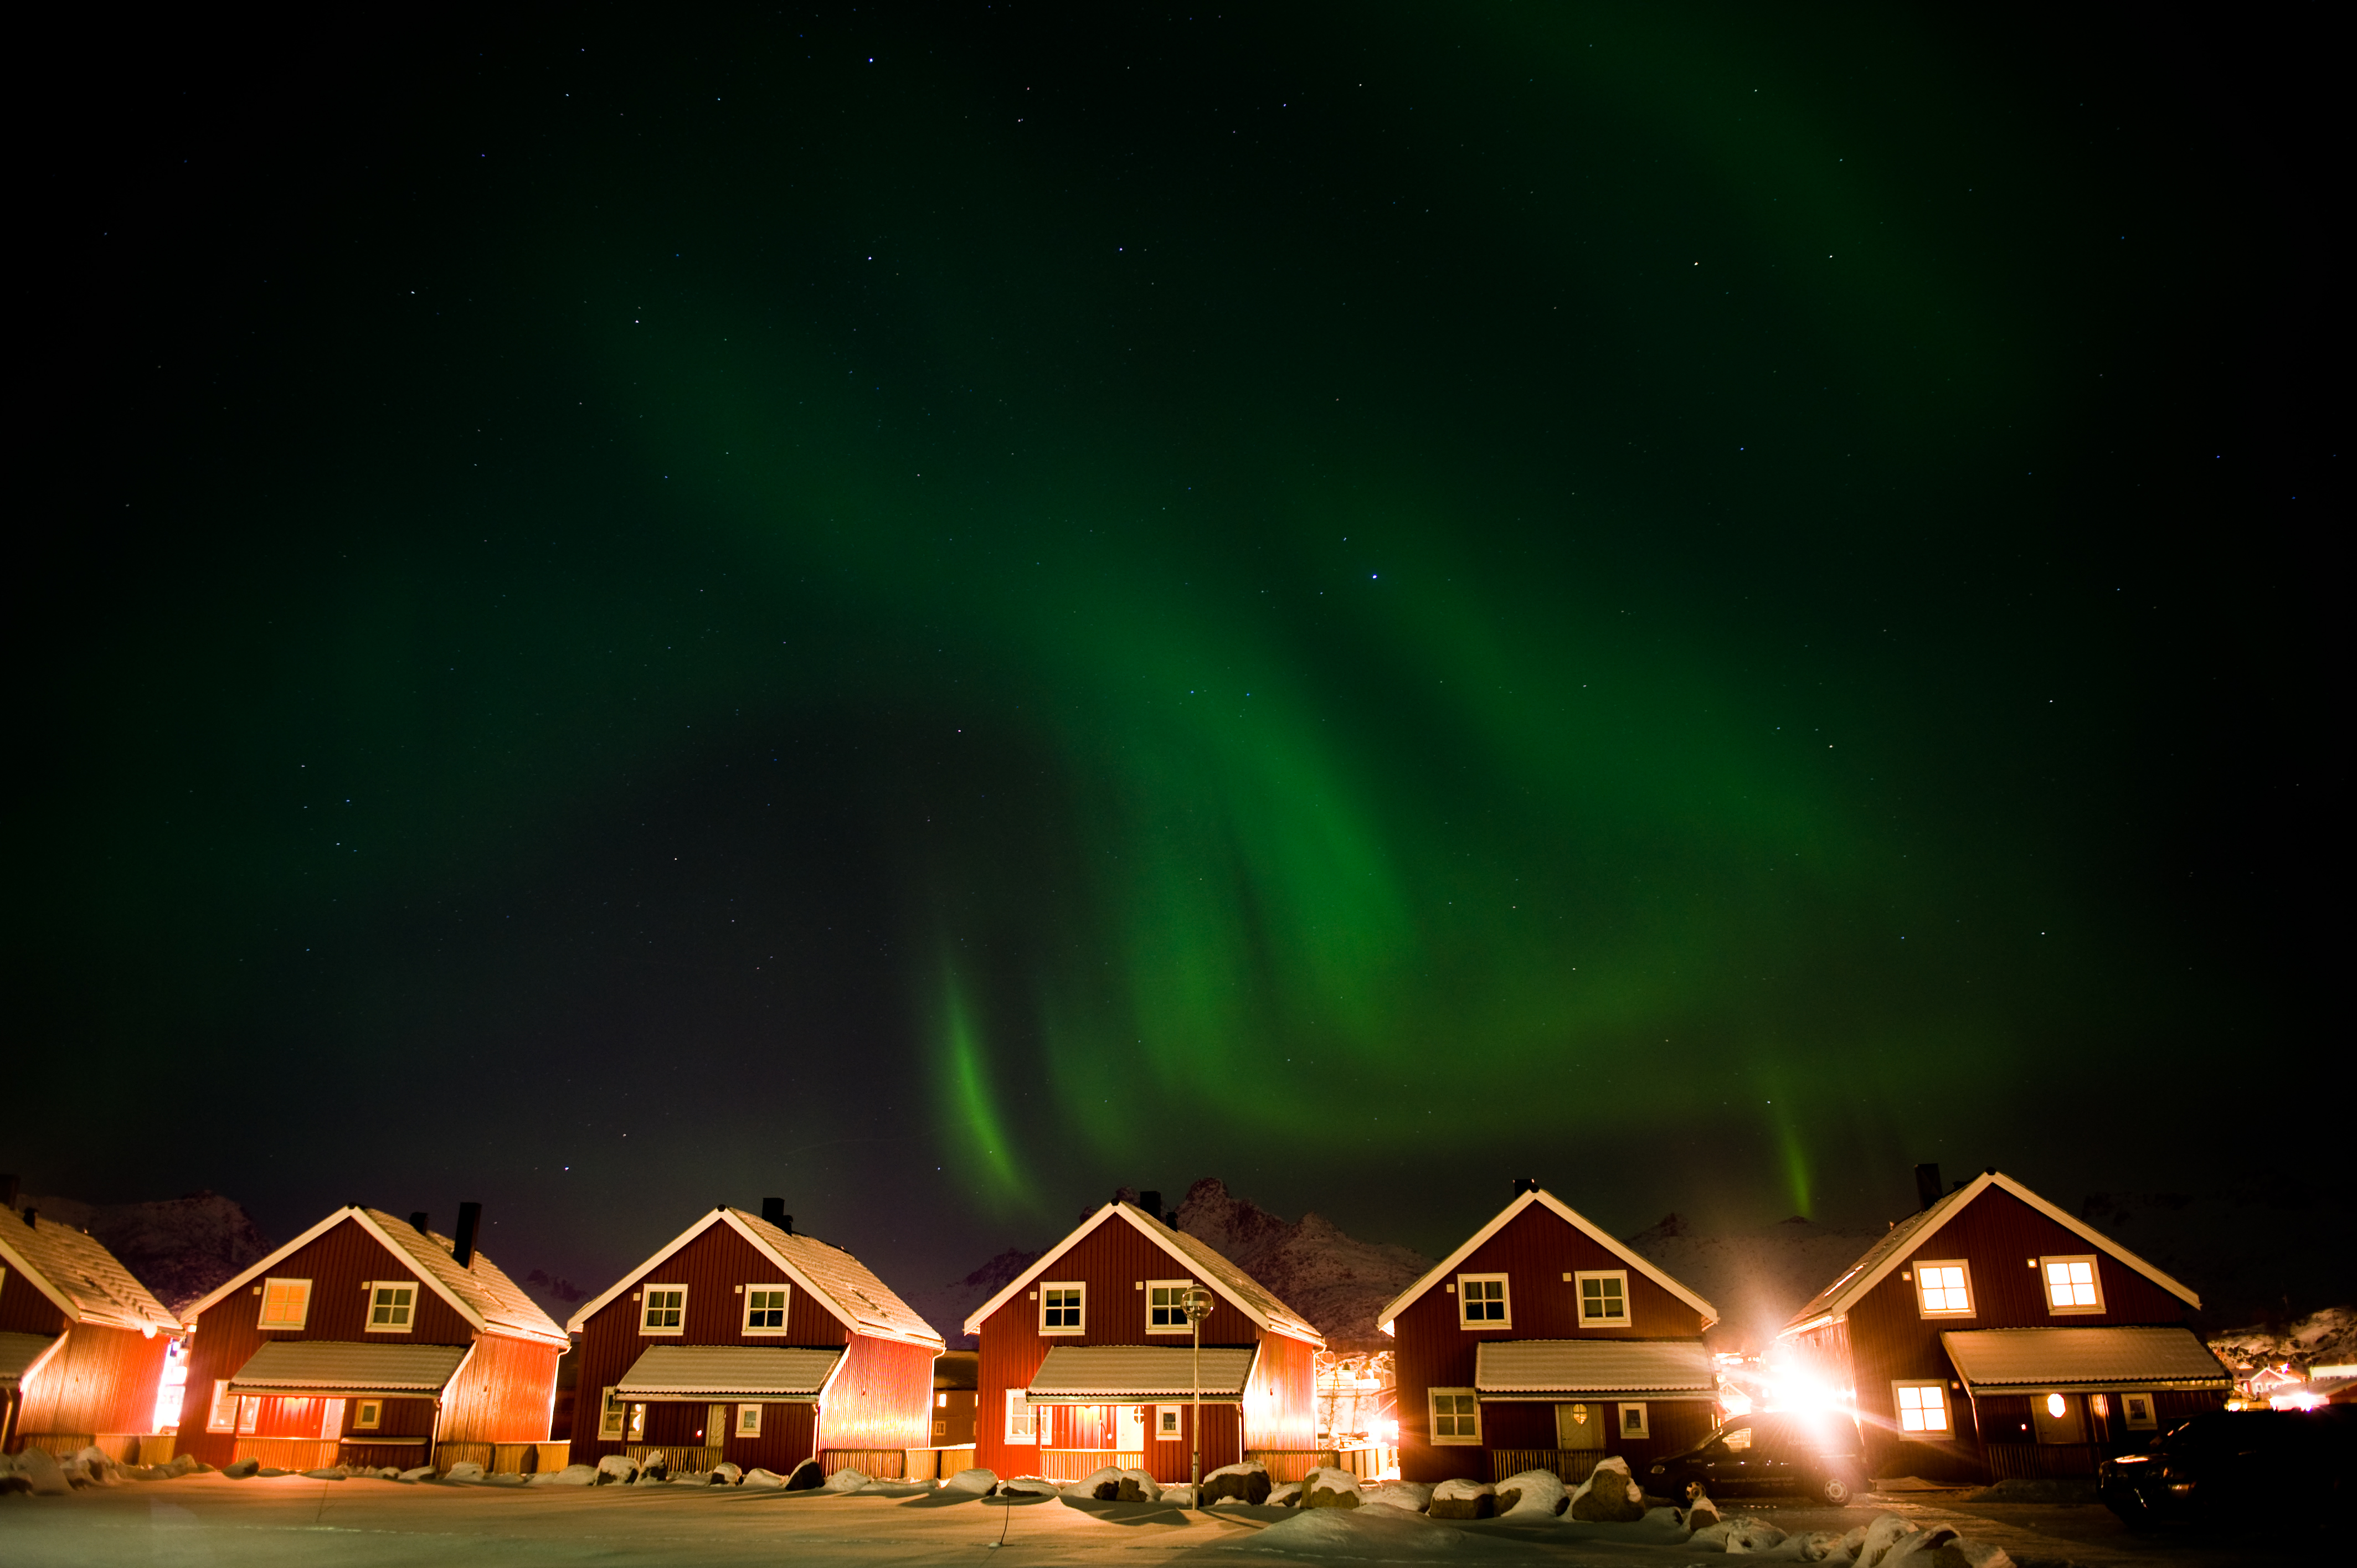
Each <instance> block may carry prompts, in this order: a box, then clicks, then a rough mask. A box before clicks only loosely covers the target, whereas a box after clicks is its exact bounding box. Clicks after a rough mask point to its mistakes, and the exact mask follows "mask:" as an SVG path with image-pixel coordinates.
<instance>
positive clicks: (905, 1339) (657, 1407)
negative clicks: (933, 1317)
mask: <svg viewBox="0 0 2357 1568" xmlns="http://www.w3.org/2000/svg"><path fill="white" fill-rule="evenodd" d="M762 1208H763V1212H762V1213H761V1214H759V1215H754V1214H750V1213H748V1212H747V1211H746V1210H744V1209H741V1208H725V1207H724V1208H715V1209H714V1210H712V1212H711V1213H709V1214H706V1215H705V1216H704V1217H703V1218H702V1219H698V1220H697V1221H696V1222H695V1223H694V1224H693V1225H691V1226H689V1227H688V1228H687V1229H686V1230H683V1231H681V1232H680V1233H679V1234H678V1235H677V1236H675V1237H673V1239H672V1240H670V1241H668V1242H666V1243H665V1244H664V1245H663V1246H662V1249H661V1250H660V1251H657V1252H656V1253H655V1254H654V1255H653V1256H652V1257H651V1258H649V1259H648V1260H647V1261H646V1262H643V1263H640V1265H639V1266H638V1267H637V1268H635V1269H632V1270H631V1271H630V1273H627V1274H625V1275H623V1276H622V1277H621V1279H619V1280H618V1281H616V1282H615V1283H614V1285H613V1288H611V1289H610V1290H608V1291H607V1292H606V1293H605V1294H602V1295H599V1296H597V1298H596V1299H594V1300H592V1301H589V1302H587V1303H586V1304H585V1305H583V1306H582V1308H581V1310H580V1311H578V1312H576V1313H575V1314H574V1315H573V1320H572V1322H571V1323H570V1324H569V1325H568V1326H569V1327H570V1328H571V1329H572V1330H573V1332H574V1333H576V1334H577V1335H579V1336H580V1337H581V1391H580V1397H579V1402H578V1403H577V1404H576V1407H575V1414H574V1419H573V1449H572V1456H573V1459H574V1461H575V1462H576V1463H586V1464H592V1465H594V1464H596V1463H597V1461H598V1460H599V1459H600V1458H602V1457H603V1456H605V1455H608V1454H628V1455H631V1456H632V1457H634V1458H644V1457H645V1456H647V1455H649V1454H651V1453H652V1452H653V1451H655V1450H658V1449H660V1450H662V1452H663V1453H664V1454H665V1455H666V1456H667V1457H668V1458H669V1459H670V1461H671V1462H672V1464H673V1466H674V1467H677V1468H688V1469H709V1468H711V1467H712V1466H716V1465H717V1464H719V1463H720V1462H721V1461H722V1460H724V1459H726V1460H727V1461H729V1462H731V1463H733V1464H736V1465H739V1466H744V1467H745V1468H747V1469H751V1468H753V1467H754V1466H760V1467H761V1468H763V1469H768V1470H774V1471H776V1472H777V1473H778V1474H780V1475H790V1474H791V1473H792V1471H793V1469H794V1467H795V1466H798V1465H800V1464H801V1463H802V1461H803V1460H805V1459H810V1458H816V1459H817V1460H818V1461H819V1463H820V1466H821V1467H822V1468H823V1469H824V1470H825V1471H827V1472H828V1473H829V1474H832V1473H833V1472H834V1471H835V1470H837V1469H840V1468H841V1467H843V1466H845V1465H851V1466H856V1467H857V1468H859V1469H861V1470H864V1471H866V1473H867V1474H869V1475H871V1476H893V1477H900V1476H905V1475H906V1474H907V1473H908V1472H907V1468H906V1466H907V1464H908V1455H909V1452H910V1451H911V1450H919V1451H922V1450H926V1449H929V1448H931V1446H932V1445H933V1438H932V1404H933V1358H934V1357H936V1356H938V1355H940V1354H941V1352H942V1337H941V1336H940V1335H939V1334H937V1333H935V1332H934V1330H933V1328H932V1326H931V1325H930V1324H928V1323H926V1322H925V1320H924V1319H923V1318H921V1317H919V1316H917V1315H916V1313H914V1312H913V1311H911V1310H909V1306H908V1305H907V1304H906V1303H905V1302H903V1301H901V1299H900V1298H899V1296H897V1295H895V1294H892V1292H891V1291H890V1290H889V1289H888V1287H887V1286H886V1285H885V1283H884V1282H883V1281H881V1280H879V1279H877V1277H876V1276H875V1275H874V1274H873V1273H869V1272H868V1270H867V1268H866V1265H865V1264H863V1263H861V1262H860V1261H859V1260H858V1259H856V1258H855V1257H853V1256H852V1255H851V1254H850V1253H849V1252H846V1251H844V1250H843V1249H842V1248H840V1247H836V1246H834V1245H831V1244H830V1243H828V1242H825V1241H822V1240H818V1238H816V1237H814V1236H803V1235H798V1234H796V1233H795V1231H794V1229H793V1219H792V1217H791V1216H790V1215H788V1214H787V1213H786V1212H785V1205H784V1204H783V1203H782V1202H781V1201H780V1200H779V1199H777V1198H770V1199H768V1200H767V1201H766V1202H765V1203H764V1204H763V1206H762Z"/></svg>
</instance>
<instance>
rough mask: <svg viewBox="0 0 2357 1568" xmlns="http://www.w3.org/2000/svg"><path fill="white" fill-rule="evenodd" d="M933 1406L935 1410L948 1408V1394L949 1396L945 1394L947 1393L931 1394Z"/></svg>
mask: <svg viewBox="0 0 2357 1568" xmlns="http://www.w3.org/2000/svg"><path fill="white" fill-rule="evenodd" d="M933 1408H934V1409H935V1410H947V1409H949V1408H950V1396H949V1395H947V1394H935V1395H934V1396H933Z"/></svg>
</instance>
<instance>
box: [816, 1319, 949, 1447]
mask: <svg viewBox="0 0 2357 1568" xmlns="http://www.w3.org/2000/svg"><path fill="white" fill-rule="evenodd" d="M933 1354H934V1352H933V1348H932V1347H931V1346H930V1345H904V1344H900V1343H899V1342H897V1341H894V1340H889V1339H871V1338H869V1337H867V1336H866V1335H864V1334H861V1335H855V1336H853V1337H852V1340H851V1352H850V1354H849V1355H847V1356H845V1358H844V1363H843V1369H842V1370H841V1371H839V1372H837V1373H836V1374H835V1377H834V1387H832V1388H830V1389H829V1390H828V1391H827V1395H826V1403H825V1404H824V1405H823V1407H822V1408H821V1412H820V1416H819V1428H818V1445H819V1446H820V1447H821V1448H923V1447H926V1446H928V1445H930V1444H931V1442H932V1440H933V1436H932V1431H933V1428H932V1415H931V1407H932V1402H933Z"/></svg>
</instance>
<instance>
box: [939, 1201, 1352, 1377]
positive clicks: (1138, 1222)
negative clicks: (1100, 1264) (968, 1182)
mask: <svg viewBox="0 0 2357 1568" xmlns="http://www.w3.org/2000/svg"><path fill="white" fill-rule="evenodd" d="M1109 1214H1118V1215H1119V1216H1120V1217H1121V1218H1122V1219H1126V1220H1128V1221H1129V1226H1130V1229H1131V1230H1135V1231H1136V1232H1137V1233H1138V1234H1139V1235H1141V1236H1143V1237H1145V1238H1146V1240H1149V1241H1151V1242H1153V1243H1154V1244H1155V1246H1156V1247H1157V1248H1159V1249H1161V1251H1162V1252H1163V1253H1164V1255H1165V1256H1167V1257H1168V1258H1169V1259H1170V1260H1171V1261H1172V1262H1175V1263H1177V1264H1178V1265H1179V1267H1180V1268H1182V1269H1184V1270H1186V1271H1187V1277H1188V1278H1189V1279H1190V1280H1193V1281H1194V1282H1195V1283H1198V1284H1201V1285H1206V1286H1209V1287H1210V1288H1211V1290H1213V1291H1216V1292H1217V1293H1219V1295H1220V1298H1221V1299H1222V1300H1223V1301H1225V1302H1226V1303H1227V1304H1228V1305H1230V1306H1232V1307H1234V1308H1235V1309H1236V1310H1237V1311H1238V1312H1241V1313H1243V1315H1244V1316H1246V1317H1248V1318H1250V1319H1252V1321H1253V1323H1254V1325H1255V1326H1259V1327H1261V1328H1265V1329H1266V1330H1268V1331H1269V1332H1270V1333H1272V1334H1282V1335H1284V1336H1285V1337H1286V1338H1288V1339H1297V1338H1299V1337H1300V1336H1298V1335H1297V1334H1295V1333H1294V1332H1293V1331H1292V1329H1291V1328H1290V1327H1287V1326H1285V1325H1282V1324H1279V1323H1277V1322H1276V1321H1275V1319H1273V1318H1271V1317H1270V1316H1268V1315H1267V1314H1266V1313H1265V1312H1263V1311H1261V1310H1260V1308H1258V1307H1256V1306H1254V1305H1253V1304H1252V1303H1250V1302H1248V1301H1246V1300H1244V1299H1243V1297H1242V1296H1240V1295H1238V1294H1236V1293H1235V1292H1234V1291H1232V1290H1231V1289H1229V1288H1228V1285H1227V1283H1226V1282H1225V1281H1223V1280H1222V1279H1221V1278H1220V1277H1219V1275H1218V1274H1217V1273H1214V1272H1213V1271H1211V1270H1210V1269H1206V1268H1205V1267H1203V1261H1202V1260H1201V1259H1200V1258H1190V1257H1189V1256H1188V1255H1187V1254H1186V1253H1184V1252H1182V1251H1179V1249H1178V1248H1176V1247H1173V1246H1172V1245H1171V1244H1170V1243H1169V1242H1168V1241H1166V1240H1163V1239H1162V1238H1161V1237H1160V1236H1158V1235H1157V1234H1155V1230H1156V1229H1157V1228H1156V1227H1151V1226H1148V1225H1146V1223H1145V1222H1144V1221H1143V1220H1142V1219H1140V1218H1139V1216H1138V1213H1137V1212H1135V1211H1133V1210H1132V1209H1131V1208H1130V1206H1129V1205H1128V1204H1126V1203H1108V1204H1105V1205H1104V1206H1103V1207H1102V1208H1099V1209H1098V1210H1097V1211H1096V1212H1095V1213H1094V1214H1092V1215H1090V1216H1089V1217H1088V1218H1087V1219H1083V1220H1082V1221H1081V1223H1080V1226H1079V1228H1078V1229H1076V1230H1073V1232H1072V1233H1071V1235H1069V1236H1067V1237H1065V1238H1064V1239H1063V1240H1061V1241H1059V1242H1057V1243H1056V1245H1055V1246H1054V1247H1052V1248H1050V1249H1049V1251H1046V1252H1044V1253H1042V1254H1040V1257H1039V1262H1036V1263H1033V1264H1032V1265H1031V1266H1030V1267H1029V1268H1028V1269H1026V1270H1024V1271H1023V1272H1022V1273H1019V1274H1017V1275H1016V1276H1015V1278H1014V1280H1013V1281H1012V1282H1011V1283H1008V1285H1007V1286H1006V1289H1005V1290H1002V1291H1000V1292H999V1293H998V1294H996V1295H995V1296H992V1297H991V1298H990V1299H989V1300H988V1301H986V1302H984V1303H983V1304H982V1305H980V1306H978V1307H975V1308H974V1310H973V1311H972V1312H970V1313H968V1314H967V1315H966V1319H965V1332H966V1333H968V1334H980V1333H981V1332H982V1324H983V1319H985V1318H986V1317H988V1316H990V1315H991V1314H992V1313H994V1312H996V1311H997V1310H998V1309H999V1308H1000V1307H1002V1306H1005V1305H1006V1304H1007V1303H1008V1302H1010V1301H1012V1300H1014V1299H1015V1293H1016V1292H1017V1291H1019V1290H1021V1289H1023V1287H1024V1286H1026V1285H1028V1284H1029V1283H1031V1282H1032V1281H1034V1280H1036V1279H1039V1277H1040V1276H1042V1275H1044V1274H1045V1273H1047V1272H1048V1271H1049V1269H1052V1268H1054V1267H1055V1266H1056V1264H1057V1263H1058V1262H1060V1261H1061V1260H1062V1258H1063V1256H1064V1254H1065V1253H1067V1252H1069V1251H1071V1250H1072V1249H1073V1248H1074V1247H1077V1246H1079V1245H1080V1244H1081V1242H1082V1240H1084V1239H1085V1238H1087V1237H1088V1236H1090V1235H1091V1234H1092V1233H1093V1232H1094V1231H1095V1230H1096V1229H1097V1227H1098V1226H1100V1225H1103V1223H1104V1222H1105V1217H1106V1216H1107V1215H1109ZM1228 1267H1230V1268H1232V1269H1235V1268H1236V1265H1235V1264H1234V1263H1233V1262H1229V1264H1228ZM1236 1272H1237V1273H1243V1270H1242V1269H1236ZM1244 1277H1245V1278H1247V1279H1250V1278H1251V1277H1252V1276H1250V1275H1249V1274H1246V1275H1245V1276H1244ZM1254 1283H1258V1282H1257V1281H1255V1282H1254ZM1262 1288H1263V1289H1265V1288H1267V1287H1265V1286H1263V1287H1262ZM1278 1305H1281V1306H1282V1305H1284V1304H1283V1303H1282V1302H1280V1303H1278ZM1292 1310H1293V1309H1292V1308H1291V1307H1286V1311H1287V1312H1291V1311H1292ZM1303 1343H1305V1344H1306V1343H1308V1341H1306V1340H1305V1341H1303Z"/></svg>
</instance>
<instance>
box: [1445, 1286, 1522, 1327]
mask: <svg viewBox="0 0 2357 1568" xmlns="http://www.w3.org/2000/svg"><path fill="white" fill-rule="evenodd" d="M1513 1307H1514V1304H1513V1301H1512V1298H1511V1297H1510V1296H1508V1294H1506V1276H1505V1275H1503V1274H1459V1275H1458V1276H1457V1321H1458V1324H1459V1325H1460V1326H1464V1327H1467V1328H1512V1326H1514V1311H1513Z"/></svg>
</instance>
